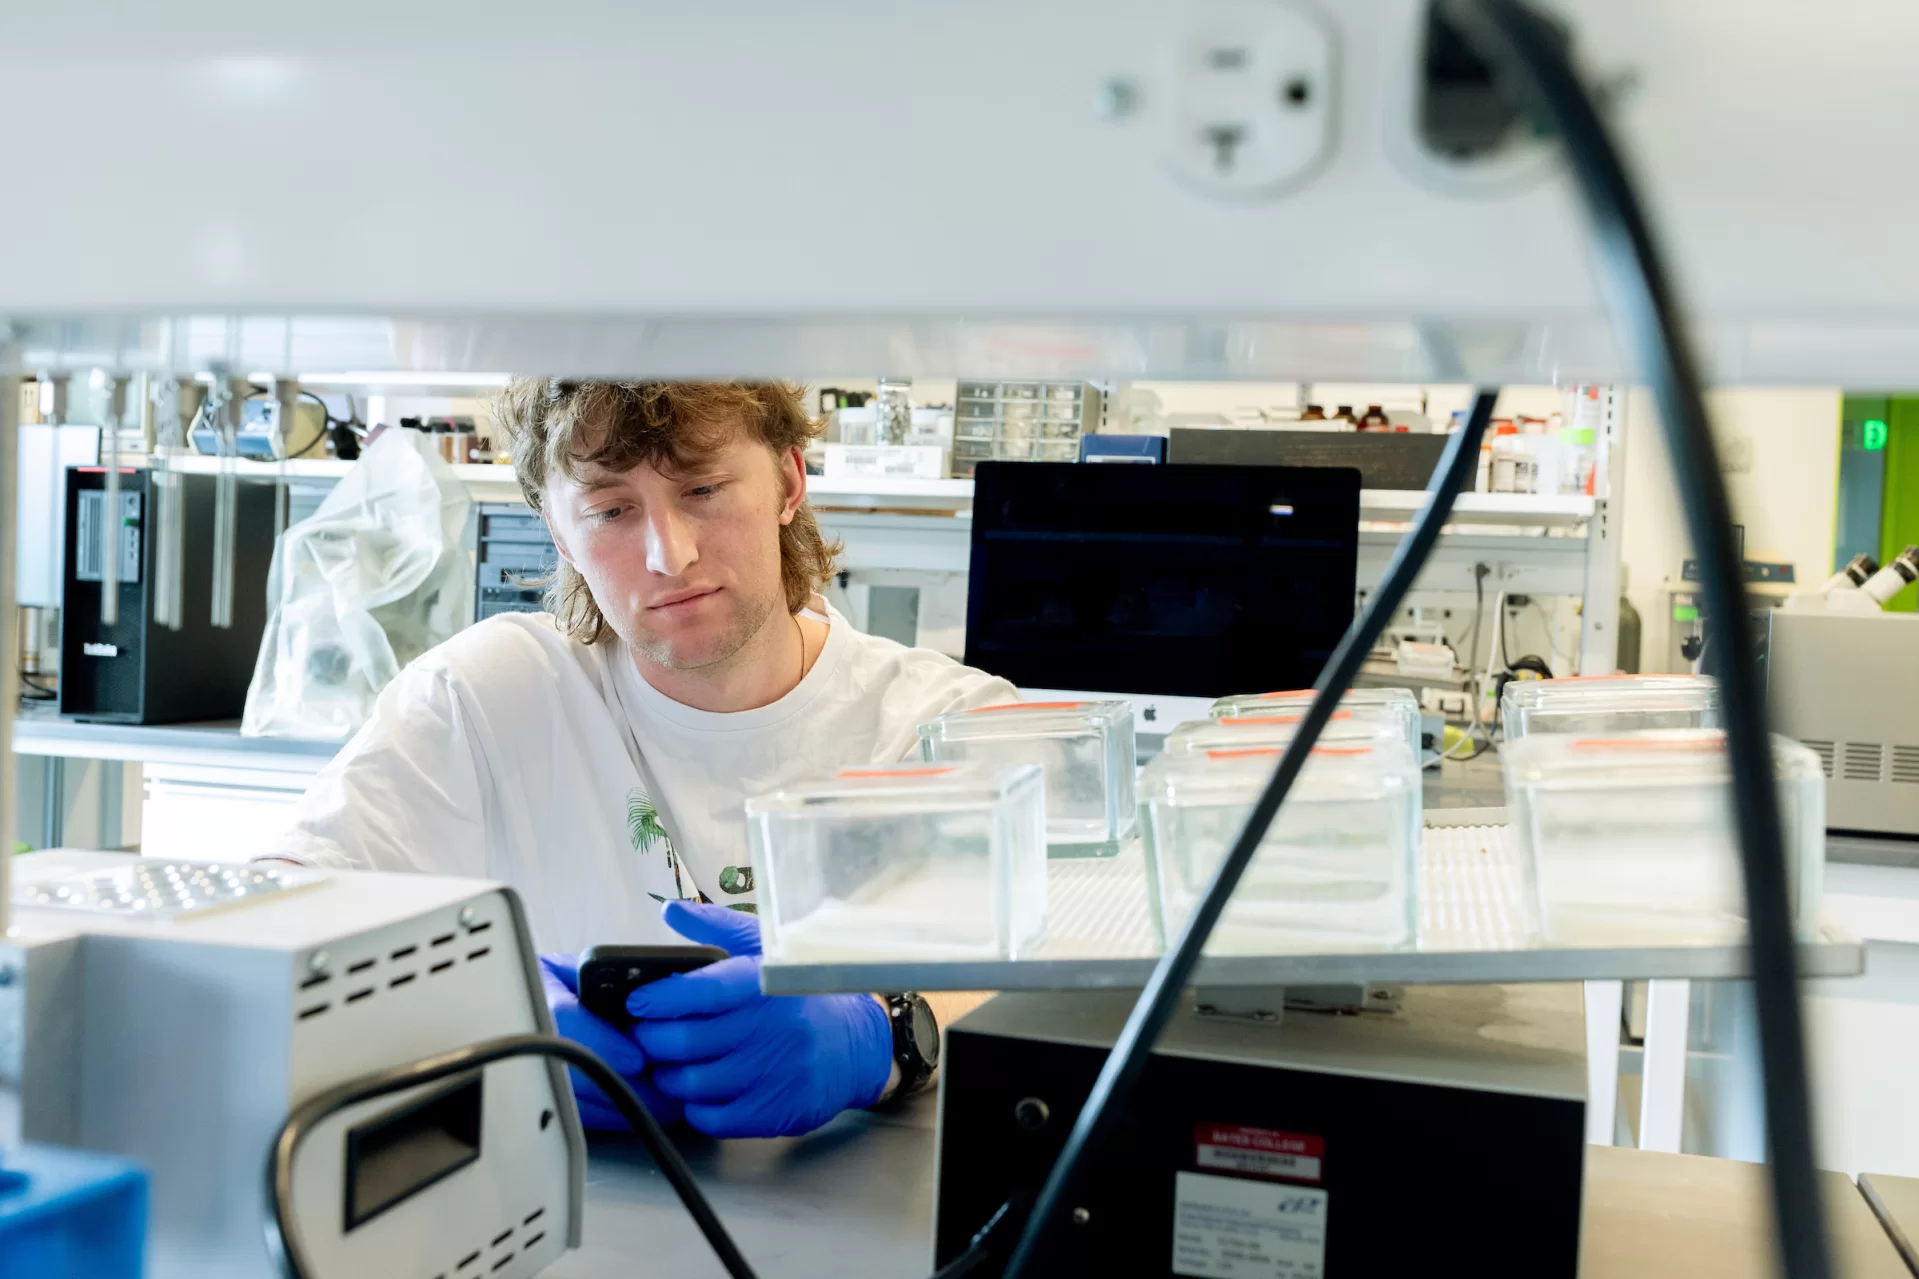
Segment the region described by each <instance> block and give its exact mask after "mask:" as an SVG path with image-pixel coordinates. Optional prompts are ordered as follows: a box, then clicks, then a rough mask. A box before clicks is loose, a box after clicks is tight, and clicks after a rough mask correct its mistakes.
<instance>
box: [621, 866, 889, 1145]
mask: <svg viewBox="0 0 1919 1279" xmlns="http://www.w3.org/2000/svg"><path fill="white" fill-rule="evenodd" d="M664 918H665V920H666V922H667V924H668V926H670V927H671V928H672V929H673V930H674V931H675V932H677V933H679V934H680V935H681V936H682V937H685V938H687V939H688V940H689V941H694V942H700V943H703V944H706V945H712V946H718V947H720V948H721V949H723V950H725V951H726V953H727V954H729V955H731V956H733V958H731V959H723V960H721V961H719V962H718V963H715V964H709V965H708V966H707V967H705V968H701V969H698V970H696V971H694V972H690V973H681V974H679V975H677V976H673V977H666V978H662V979H661V980H659V981H656V982H653V983H652V984H650V985H647V986H642V987H641V988H640V989H638V990H636V991H634V992H633V993H632V995H630V996H629V997H628V998H627V1001H626V1010H627V1012H629V1013H631V1014H632V1015H633V1016H634V1017H636V1018H638V1019H639V1020H638V1024H637V1025H635V1026H634V1027H633V1036H634V1038H635V1039H637V1040H638V1041H639V1045H640V1048H641V1049H642V1050H643V1051H644V1052H645V1054H646V1058H647V1062H648V1064H649V1067H650V1069H649V1071H648V1074H649V1076H650V1077H651V1079H652V1081H653V1083H654V1085H655V1086H656V1087H657V1088H659V1089H660V1091H661V1092H664V1093H666V1094H667V1095H668V1096H669V1097H675V1098H678V1099H679V1100H681V1101H683V1102H685V1103H686V1122H687V1123H689V1124H691V1125H692V1126H693V1127H695V1128H697V1129H699V1130H700V1131H701V1132H703V1133H707V1134H708V1135H710V1136H714V1137H783V1136H792V1135H796V1134H798V1133H803V1132H811V1131H812V1130H813V1129H815V1128H817V1127H819V1126H820V1125H821V1124H823V1123H825V1122H826V1121H827V1120H829V1119H831V1118H832V1117H833V1116H834V1115H837V1114H839V1112H840V1111H842V1110H846V1109H848V1108H849V1107H859V1106H870V1105H872V1104H873V1103H874V1102H876V1101H878V1100H879V1099H880V1094H881V1093H882V1092H883V1091H884V1090H885V1088H886V1084H887V1080H888V1079H889V1077H890V1076H891V1074H892V1070H893V1031H892V1027H891V1025H890V1024H889V1022H888V1021H887V1016H886V1010H885V1009H884V1008H882V1007H881V1006H880V1003H879V1001H878V1000H876V999H874V998H873V997H872V996H871V995H779V996H768V995H762V994H761V993H760V926H759V921H758V920H757V919H755V918H754V917H753V916H752V915H750V914H747V913H745V912H743V911H735V910H729V909H727V908H726V907H724V906H709V905H704V904H701V903H698V902H684V901H675V902H668V903H667V904H666V909H665V912H664Z"/></svg>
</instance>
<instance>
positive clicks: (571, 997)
mask: <svg viewBox="0 0 1919 1279" xmlns="http://www.w3.org/2000/svg"><path fill="white" fill-rule="evenodd" d="M540 983H541V985H542V986H544V987H545V989H546V1006H547V1008H548V1009H549V1010H551V1012H552V1013H553V1025H554V1027H555V1028H556V1029H557V1030H558V1031H559V1032H560V1034H562V1035H563V1036H565V1037H566V1038H568V1039H571V1040H572V1041H573V1042H574V1043H576V1044H579V1045H580V1046H581V1047H583V1048H586V1049H588V1050H590V1051H591V1052H592V1053H593V1054H594V1055H596V1056H597V1057H599V1058H600V1060H601V1061H604V1062H605V1063H606V1064H607V1065H609V1066H611V1067H612V1068H613V1070H614V1072H615V1073H617V1074H618V1075H619V1076H620V1077H621V1078H623V1079H625V1080H626V1082H627V1083H628V1084H630V1085H632V1088H633V1091H634V1092H636V1093H638V1094H639V1095H640V1100H641V1101H643V1102H645V1103H646V1108H647V1109H648V1110H650V1111H651V1112H653V1118H655V1119H657V1120H658V1121H659V1122H660V1123H661V1124H662V1125H665V1124H671V1123H678V1122H679V1120H680V1118H681V1115H682V1110H681V1106H680V1103H679V1102H677V1101H675V1100H673V1099H672V1098H671V1097H668V1096H667V1095H666V1094H664V1093H662V1092H661V1091H660V1090H659V1089H657V1088H655V1087H654V1086H653V1085H652V1084H651V1083H650V1082H649V1081H648V1080H647V1079H646V1077H645V1072H646V1054H644V1053H642V1052H641V1051H640V1046H639V1044H637V1043H635V1042H634V1040H633V1036H631V1035H629V1034H627V1033H626V1032H625V1031H622V1030H621V1029H620V1028H619V1027H617V1026H614V1025H611V1024H610V1023H608V1022H605V1021H603V1020H601V1019H600V1018H598V1017H596V1016H594V1015H593V1014H592V1013H590V1012H588V1011H587V1010H586V1009H585V1008H583V1007H581V1005H580V961H579V957H578V956H576V955H541V956H540ZM567 1074H569V1075H570V1076H572V1079H573V1097H574V1100H575V1101H577V1102H578V1103H579V1106H580V1122H581V1123H583V1124H585V1125H586V1126H587V1128H589V1129H591V1130H594V1131H599V1132H629V1131H631V1128H632V1126H631V1125H630V1124H628V1123H627V1122H626V1119H625V1117H624V1116H623V1115H621V1114H620V1112H619V1110H618V1109H617V1108H616V1107H615V1106H614V1105H613V1102H612V1101H611V1099H609V1098H608V1097H607V1095H606V1094H605V1093H604V1092H602V1091H600V1088H599V1086H598V1085H597V1084H595V1083H594V1082H593V1081H592V1080H590V1079H588V1078H587V1077H586V1076H585V1075H582V1074H581V1073H580V1072H579V1071H577V1070H572V1069H569V1070H568V1071H567Z"/></svg>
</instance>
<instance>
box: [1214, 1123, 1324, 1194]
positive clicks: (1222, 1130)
mask: <svg viewBox="0 0 1919 1279" xmlns="http://www.w3.org/2000/svg"><path fill="white" fill-rule="evenodd" d="M1193 1146H1194V1161H1195V1162H1196V1163H1198V1165H1199V1166H1200V1167H1201V1168H1213V1169H1217V1170H1218V1171H1220V1172H1236V1173H1241V1174H1243V1175H1245V1176H1249V1177H1283V1178H1286V1179H1287V1180H1290V1181H1318V1180H1319V1178H1320V1167H1321V1164H1322V1163H1323V1162H1324V1160H1325V1158H1326V1142H1325V1141H1324V1140H1323V1139H1322V1138H1319V1137H1315V1136H1313V1135H1312V1134H1311V1133H1304V1132H1279V1131H1277V1130H1275V1129H1272V1128H1248V1127H1245V1126H1244V1125H1242V1124H1199V1125H1198V1126H1196V1127H1195V1128H1194V1129H1193Z"/></svg>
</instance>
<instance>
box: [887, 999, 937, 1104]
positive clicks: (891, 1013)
mask: <svg viewBox="0 0 1919 1279" xmlns="http://www.w3.org/2000/svg"><path fill="white" fill-rule="evenodd" d="M883 998H884V999H885V1001H886V1016H887V1019H888V1020H889V1021H891V1022H892V1023H893V1061H894V1062H895V1063H896V1064H897V1065H898V1066H899V1068H900V1086H899V1087H898V1088H897V1089H895V1090H894V1092H893V1098H892V1099H893V1100H895V1101H898V1100H899V1099H901V1098H903V1097H911V1096H912V1095H913V1094H914V1093H916V1092H918V1091H919V1090H920V1089H922V1088H924V1087H926V1084H927V1081H928V1080H930V1079H931V1078H932V1077H933V1071H934V1069H935V1068H936V1067H937V1066H938V1065H939V1064H940V1026H939V1023H938V1022H937V1021H935V1020H933V1009H932V1007H931V1006H930V1005H928V1004H927V1002H926V1001H925V1000H924V999H921V998H920V997H919V996H918V995H916V994H914V993H913V992H912V991H907V992H905V993H904V994H898V995H886V996H883Z"/></svg>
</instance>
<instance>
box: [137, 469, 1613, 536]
mask: <svg viewBox="0 0 1919 1279" xmlns="http://www.w3.org/2000/svg"><path fill="white" fill-rule="evenodd" d="M173 464H174V467H175V468H176V469H178V470H182V471H192V472H197V473H200V474H213V473H215V472H217V471H219V469H220V459H219V458H217V457H206V456H203V455H199V454H193V455H188V456H185V457H177V458H175V459H174V463H173ZM352 465H353V463H351V462H339V461H334V460H331V459H313V460H310V459H304V458H301V459H295V460H293V461H290V462H288V463H286V472H285V473H286V474H287V475H289V476H293V477H295V478H326V479H339V478H340V477H341V476H343V475H345V474H346V473H347V470H348V468H350V467H351V466H352ZM234 466H235V469H236V471H237V472H238V473H239V474H241V475H249V476H261V477H269V478H270V477H272V476H276V475H279V474H280V473H281V472H280V466H279V464H278V463H275V462H253V461H247V460H240V461H236V462H235V463H234ZM453 471H454V474H456V475H457V476H459V478H460V480H461V482H462V483H464V484H466V485H467V486H468V487H469V488H472V489H476V490H480V492H477V493H476V496H480V497H482V498H483V499H484V500H489V501H492V500H500V499H501V498H502V497H514V496H517V495H518V492H519V485H518V481H517V480H516V479H515V478H514V473H513V468H512V467H510V466H500V465H494V464H469V465H460V466H455V467H454V468H453ZM806 488H807V493H808V495H809V497H810V498H811V500H812V502H813V504H814V505H815V506H822V507H839V508H846V507H853V508H861V507H866V508H884V507H907V508H915V507H917V508H921V509H925V510H939V511H969V510H971V509H972V505H973V481H971V480H919V479H888V478H872V479H827V478H826V477H825V476H823V475H810V476H808V477H807V480H806ZM1425 501H1426V495H1425V493H1423V492H1420V491H1419V490H1416V489H1362V490H1360V494H1359V518H1360V519H1361V520H1363V521H1366V522H1368V523H1389V524H1404V523H1410V522H1411V521H1412V520H1413V519H1414V517H1416V516H1417V515H1418V514H1419V509H1420V507H1421V506H1422V505H1424V504H1425ZM1593 505H1594V503H1593V499H1592V498H1590V497H1586V496H1584V495H1583V494H1552V495H1541V494H1532V493H1461V494H1460V495H1459V499H1458V501H1457V502H1456V503H1455V504H1454V506H1453V518H1452V522H1453V524H1455V525H1460V524H1472V525H1502V526H1506V527H1511V528H1572V527H1576V526H1577V525H1580V524H1583V523H1585V522H1586V521H1587V520H1589V519H1591V518H1592V514H1593Z"/></svg>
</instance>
